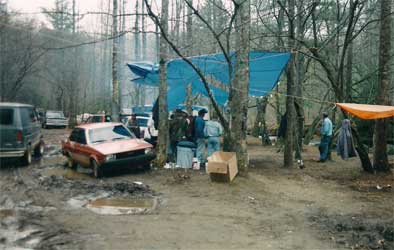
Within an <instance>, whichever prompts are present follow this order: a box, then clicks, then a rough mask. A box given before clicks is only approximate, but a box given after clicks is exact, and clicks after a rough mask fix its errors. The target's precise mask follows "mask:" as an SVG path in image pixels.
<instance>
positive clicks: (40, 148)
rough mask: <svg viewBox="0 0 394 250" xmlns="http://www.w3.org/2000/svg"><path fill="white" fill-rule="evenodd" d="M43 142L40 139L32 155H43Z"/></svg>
mask: <svg viewBox="0 0 394 250" xmlns="http://www.w3.org/2000/svg"><path fill="white" fill-rule="evenodd" d="M44 149H45V144H44V142H43V141H40V143H38V145H37V146H36V148H35V149H34V156H36V157H42V156H43V155H44Z"/></svg>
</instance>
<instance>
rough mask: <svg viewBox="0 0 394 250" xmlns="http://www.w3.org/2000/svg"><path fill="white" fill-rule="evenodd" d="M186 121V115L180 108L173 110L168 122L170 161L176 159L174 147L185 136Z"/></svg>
mask: <svg viewBox="0 0 394 250" xmlns="http://www.w3.org/2000/svg"><path fill="white" fill-rule="evenodd" d="M186 130H187V121H186V115H185V113H183V112H182V111H181V110H175V113H174V118H173V119H172V120H171V122H170V146H171V151H172V157H171V161H172V162H175V160H176V147H177V145H178V143H179V142H180V141H181V140H183V139H185V138H186Z"/></svg>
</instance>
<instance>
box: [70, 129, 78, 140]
mask: <svg viewBox="0 0 394 250" xmlns="http://www.w3.org/2000/svg"><path fill="white" fill-rule="evenodd" d="M70 141H73V142H77V141H78V129H74V130H73V131H72V132H71V135H70Z"/></svg>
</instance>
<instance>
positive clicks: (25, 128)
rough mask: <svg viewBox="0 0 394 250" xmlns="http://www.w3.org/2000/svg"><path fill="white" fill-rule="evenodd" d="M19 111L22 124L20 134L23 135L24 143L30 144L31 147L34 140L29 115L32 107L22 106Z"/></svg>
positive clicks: (32, 123) (31, 121) (32, 126)
mask: <svg viewBox="0 0 394 250" xmlns="http://www.w3.org/2000/svg"><path fill="white" fill-rule="evenodd" d="M20 113H21V116H20V118H21V125H22V134H23V137H24V143H25V145H28V144H30V145H31V147H34V145H35V143H36V141H35V134H34V122H33V118H32V116H31V114H32V109H31V108H29V107H22V108H21V109H20Z"/></svg>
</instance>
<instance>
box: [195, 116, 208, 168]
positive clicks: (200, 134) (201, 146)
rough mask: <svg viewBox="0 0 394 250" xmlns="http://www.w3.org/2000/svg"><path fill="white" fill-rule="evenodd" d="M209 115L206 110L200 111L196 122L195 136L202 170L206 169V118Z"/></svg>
mask: <svg viewBox="0 0 394 250" xmlns="http://www.w3.org/2000/svg"><path fill="white" fill-rule="evenodd" d="M206 113H208V111H207V110H206V109H201V110H200V111H198V116H197V117H196V118H195V121H194V136H195V141H196V143H197V152H196V156H197V159H198V161H199V162H200V169H204V168H205V134H204V129H205V121H204V116H205V114H206Z"/></svg>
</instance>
